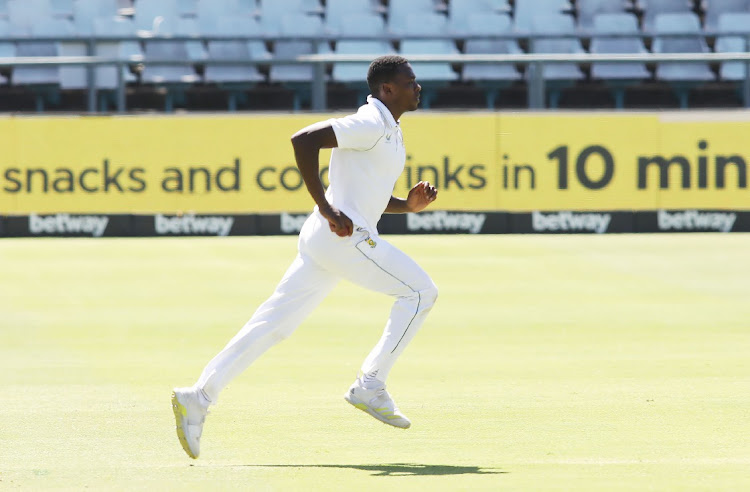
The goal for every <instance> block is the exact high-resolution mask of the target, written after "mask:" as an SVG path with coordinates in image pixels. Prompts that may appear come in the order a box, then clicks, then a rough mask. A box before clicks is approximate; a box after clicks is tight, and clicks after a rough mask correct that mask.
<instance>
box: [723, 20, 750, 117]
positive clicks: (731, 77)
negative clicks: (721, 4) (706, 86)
mask: <svg viewBox="0 0 750 492" xmlns="http://www.w3.org/2000/svg"><path fill="white" fill-rule="evenodd" d="M717 29H718V31H719V32H722V31H723V32H745V33H747V37H742V36H725V35H720V36H718V37H717V38H716V45H715V49H716V52H717V53H736V52H747V51H750V50H748V48H749V47H750V46H748V44H750V41H748V37H750V12H745V13H730V14H723V15H720V16H719V19H718V22H717ZM746 67H747V64H746V63H743V62H722V64H721V67H720V68H719V78H720V79H721V80H723V81H727V82H731V83H733V84H734V85H735V87H736V89H737V92H738V94H740V99H742V97H743V94H742V82H743V81H744V80H745V76H746V72H745V70H746ZM744 102H745V105H746V106H747V104H748V103H750V101H744Z"/></svg>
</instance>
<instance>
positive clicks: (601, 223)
mask: <svg viewBox="0 0 750 492" xmlns="http://www.w3.org/2000/svg"><path fill="white" fill-rule="evenodd" d="M611 220H612V215H611V214H594V213H574V212H555V213H549V214H543V213H542V212H532V214H531V228H532V229H534V231H536V232H544V231H553V232H556V231H586V232H595V233H597V234H602V233H604V232H607V227H609V223H610V221H611Z"/></svg>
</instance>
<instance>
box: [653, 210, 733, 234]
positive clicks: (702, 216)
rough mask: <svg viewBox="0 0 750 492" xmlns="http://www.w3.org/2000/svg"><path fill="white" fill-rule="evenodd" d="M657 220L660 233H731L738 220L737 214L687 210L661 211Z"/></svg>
mask: <svg viewBox="0 0 750 492" xmlns="http://www.w3.org/2000/svg"><path fill="white" fill-rule="evenodd" d="M657 220H658V224H659V230H660V231H669V230H675V231H695V230H703V231H721V232H729V231H731V230H732V227H733V226H734V221H735V220H737V214H734V213H721V212H698V211H697V210H685V211H684V212H673V213H670V212H667V211H665V210H659V213H658V214H657Z"/></svg>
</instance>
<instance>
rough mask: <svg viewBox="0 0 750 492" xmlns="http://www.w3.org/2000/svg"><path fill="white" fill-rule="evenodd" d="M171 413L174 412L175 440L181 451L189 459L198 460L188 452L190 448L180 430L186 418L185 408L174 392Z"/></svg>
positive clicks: (182, 431)
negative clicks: (177, 440) (182, 450)
mask: <svg viewBox="0 0 750 492" xmlns="http://www.w3.org/2000/svg"><path fill="white" fill-rule="evenodd" d="M172 411H173V412H174V419H175V423H176V426H175V427H176V429H177V438H178V439H179V440H180V444H181V445H182V449H184V450H185V452H186V453H187V455H188V456H190V457H191V458H193V459H198V456H196V455H194V454H193V452H192V451H190V446H188V442H187V439H185V430H184V429H183V428H182V422H183V419H185V418H187V408H185V406H184V405H183V404H182V403H180V401H179V400H178V399H177V395H176V394H175V393H174V391H173V392H172Z"/></svg>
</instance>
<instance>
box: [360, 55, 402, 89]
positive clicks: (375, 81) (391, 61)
mask: <svg viewBox="0 0 750 492" xmlns="http://www.w3.org/2000/svg"><path fill="white" fill-rule="evenodd" d="M407 63H409V60H407V59H406V58H404V57H403V56H398V55H385V56H379V57H378V58H375V59H374V60H373V61H372V63H370V68H369V69H368V70H367V85H368V86H369V87H370V93H371V94H372V95H373V96H377V95H378V93H379V92H380V86H381V85H383V84H384V83H386V82H390V81H391V80H393V78H394V77H395V76H396V73H397V72H398V68H399V67H400V66H401V65H405V64H407Z"/></svg>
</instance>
